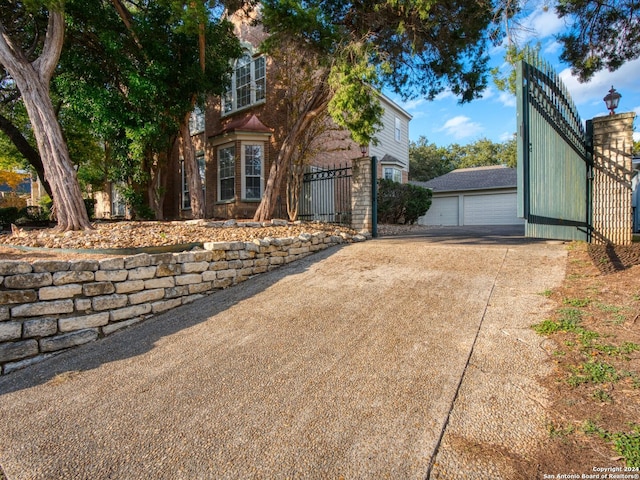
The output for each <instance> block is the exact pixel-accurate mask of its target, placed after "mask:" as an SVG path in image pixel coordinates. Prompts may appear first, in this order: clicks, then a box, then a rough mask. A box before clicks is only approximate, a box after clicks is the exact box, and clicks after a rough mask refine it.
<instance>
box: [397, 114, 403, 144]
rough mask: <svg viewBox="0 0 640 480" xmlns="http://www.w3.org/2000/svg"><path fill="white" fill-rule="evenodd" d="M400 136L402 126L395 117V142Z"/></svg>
mask: <svg viewBox="0 0 640 480" xmlns="http://www.w3.org/2000/svg"><path fill="white" fill-rule="evenodd" d="M401 138H402V126H401V124H400V119H399V118H398V117H396V142H399V141H400V139H401Z"/></svg>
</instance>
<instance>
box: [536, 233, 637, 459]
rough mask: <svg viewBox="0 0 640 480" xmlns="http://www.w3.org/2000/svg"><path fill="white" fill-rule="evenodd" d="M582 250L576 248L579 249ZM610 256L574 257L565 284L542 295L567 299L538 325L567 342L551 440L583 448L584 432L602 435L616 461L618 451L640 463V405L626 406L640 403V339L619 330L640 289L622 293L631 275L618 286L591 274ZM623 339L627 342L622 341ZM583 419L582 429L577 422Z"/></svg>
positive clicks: (560, 352) (559, 355) (560, 358)
mask: <svg viewBox="0 0 640 480" xmlns="http://www.w3.org/2000/svg"><path fill="white" fill-rule="evenodd" d="M578 249H579V248H577V249H576V247H575V246H574V250H575V251H577V250H578ZM605 261H607V262H608V261H609V259H608V258H607V259H604V258H601V259H600V258H597V259H596V260H595V261H594V262H593V263H591V262H586V261H582V260H581V259H575V260H572V261H571V262H570V263H571V265H572V267H570V268H569V270H568V271H567V276H566V277H565V283H564V285H563V287H561V288H560V289H557V290H545V291H544V292H542V293H541V295H543V296H545V297H547V298H559V302H558V303H559V306H558V307H557V308H556V310H555V311H554V314H553V317H552V318H547V319H545V320H543V321H542V322H540V323H537V324H535V325H532V329H533V330H535V331H536V332H537V333H538V334H539V335H543V336H546V337H555V339H556V340H557V343H558V344H559V345H561V348H559V349H557V350H555V351H554V352H553V356H554V358H555V359H556V360H555V361H556V362H557V364H558V365H559V369H560V370H559V372H558V377H557V378H558V379H559V380H560V379H562V380H561V381H560V383H558V384H557V385H559V386H560V389H561V392H562V393H560V397H559V399H558V404H557V407H558V408H559V410H558V412H557V413H558V414H557V415H555V416H554V415H552V416H551V418H552V422H553V421H554V420H553V419H554V418H555V419H556V420H555V423H549V424H548V427H547V428H548V431H549V436H550V437H551V438H554V439H558V440H561V441H562V442H563V443H564V444H565V445H566V446H567V447H568V446H569V445H571V444H575V445H580V446H578V450H576V452H580V449H582V448H584V445H582V444H583V442H585V440H584V437H581V436H580V435H576V434H577V433H579V432H580V431H582V432H583V433H585V434H587V435H590V436H596V437H598V438H599V439H601V440H602V441H603V442H605V443H606V444H608V445H609V447H610V448H611V449H612V452H611V454H610V456H611V457H612V458H613V457H614V456H615V453H613V452H616V453H617V454H618V455H619V456H620V458H622V459H623V460H624V463H625V465H626V466H627V467H631V468H640V425H639V424H635V423H634V424H627V423H625V422H626V421H627V419H629V418H634V417H636V415H632V416H629V413H630V412H636V411H637V409H635V410H634V408H635V407H634V408H631V409H629V408H626V407H628V405H629V403H628V402H632V404H633V403H636V402H637V394H634V393H631V392H632V391H633V390H637V389H640V374H639V373H637V372H634V371H633V370H635V365H637V361H638V355H637V352H640V342H639V341H638V340H637V338H629V337H628V335H627V332H629V331H632V330H629V329H628V328H625V329H621V328H619V327H620V326H622V325H623V324H625V323H627V321H630V319H631V317H633V315H634V314H635V312H636V311H637V305H638V304H637V302H640V292H638V293H634V292H633V291H631V292H628V290H627V292H628V293H626V295H620V294H621V293H623V292H624V291H625V286H626V285H629V283H628V282H629V281H628V280H622V278H624V277H622V278H621V279H620V280H617V279H616V281H617V282H618V283H617V284H616V283H611V277H609V278H607V279H606V282H605V283H603V282H604V281H605V279H604V277H602V276H598V275H594V274H592V273H590V272H589V267H590V266H597V265H596V264H597V263H598V262H605ZM629 286H631V285H629ZM636 292H637V289H636ZM633 302H636V303H633ZM634 322H635V319H634ZM633 330H635V328H633ZM618 337H619V338H620V340H616V339H617V338H618ZM630 340H635V342H634V341H630ZM562 385H564V387H563V386H562ZM631 389H633V390H631ZM590 405H592V406H590ZM561 412H562V413H561ZM600 414H602V415H601V419H600V420H598V422H596V421H592V420H588V421H586V422H584V420H583V419H584V418H585V417H588V416H591V415H593V416H595V417H597V418H600ZM572 418H573V420H571V419H572ZM558 420H559V421H558ZM581 422H584V423H583V426H582V427H581V428H574V426H572V425H580V423H581ZM625 425H627V427H625ZM581 438H582V440H581ZM587 443H588V442H587ZM594 448H596V449H597V447H594ZM582 451H583V452H584V450H582ZM577 455H580V453H577ZM576 461H577V462H580V459H579V458H577V459H576Z"/></svg>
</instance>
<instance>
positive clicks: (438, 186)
mask: <svg viewBox="0 0 640 480" xmlns="http://www.w3.org/2000/svg"><path fill="white" fill-rule="evenodd" d="M410 183H413V184H414V185H419V186H421V187H425V188H428V189H430V190H431V191H432V192H433V200H432V203H431V208H430V209H429V211H428V212H427V213H426V214H425V215H424V216H422V217H420V218H419V219H418V224H419V225H443V226H445V225H446V226H462V225H521V224H524V220H523V219H522V218H518V216H517V174H516V169H515V168H508V167H505V166H501V165H496V166H487V167H476V168H459V169H457V170H453V171H452V172H449V173H447V174H446V175H442V176H440V177H436V178H434V179H431V180H429V181H428V182H410Z"/></svg>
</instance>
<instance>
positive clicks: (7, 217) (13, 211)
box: [0, 207, 20, 228]
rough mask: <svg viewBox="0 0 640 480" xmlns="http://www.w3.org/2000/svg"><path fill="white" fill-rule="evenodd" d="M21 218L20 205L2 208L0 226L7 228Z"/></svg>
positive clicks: (0, 209) (0, 210)
mask: <svg viewBox="0 0 640 480" xmlns="http://www.w3.org/2000/svg"><path fill="white" fill-rule="evenodd" d="M18 218H20V210H18V207H7V208H0V227H3V228H7V227H9V225H11V224H12V223H16V220H18Z"/></svg>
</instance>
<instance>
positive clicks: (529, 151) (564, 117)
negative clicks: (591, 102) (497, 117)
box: [517, 53, 591, 240]
mask: <svg viewBox="0 0 640 480" xmlns="http://www.w3.org/2000/svg"><path fill="white" fill-rule="evenodd" d="M517 75H518V83H517V85H518V88H517V96H518V216H520V217H523V218H524V219H525V235H526V236H528V237H538V238H555V239H563V240H589V238H590V232H591V179H590V177H591V162H590V155H589V149H588V148H587V135H586V132H585V128H584V126H583V124H582V121H581V120H580V117H579V116H578V114H577V109H576V107H575V105H574V104H573V101H572V100H571V98H570V96H569V94H568V92H567V90H566V88H565V86H564V85H563V84H562V82H561V80H560V79H559V77H558V75H557V74H556V73H555V72H554V71H553V69H552V68H551V67H550V65H549V64H548V63H546V62H544V61H542V60H540V59H539V58H538V57H537V56H535V55H534V54H531V53H528V54H527V55H526V56H525V60H523V61H521V62H519V64H518V68H517Z"/></svg>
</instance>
